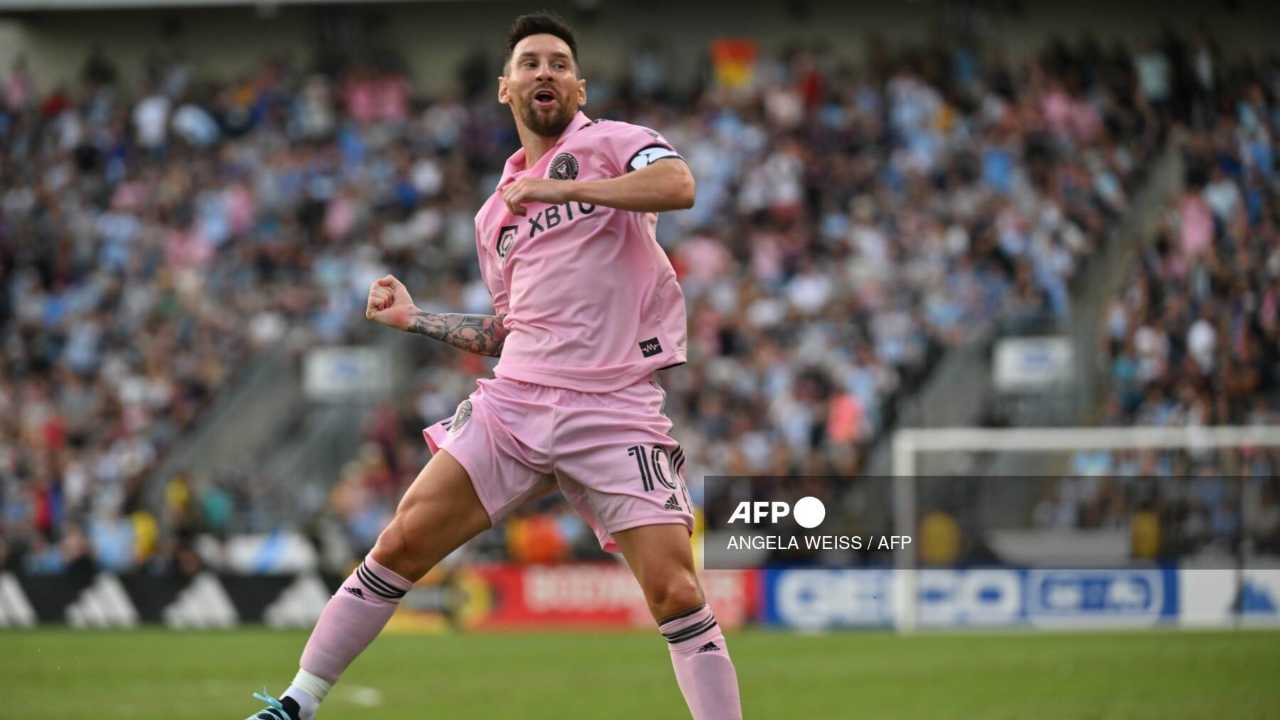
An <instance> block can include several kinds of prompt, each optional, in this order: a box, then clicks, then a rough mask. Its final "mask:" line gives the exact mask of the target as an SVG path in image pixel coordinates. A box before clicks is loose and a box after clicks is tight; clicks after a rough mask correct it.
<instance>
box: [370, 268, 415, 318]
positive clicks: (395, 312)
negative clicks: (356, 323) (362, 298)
mask: <svg viewBox="0 0 1280 720" xmlns="http://www.w3.org/2000/svg"><path fill="white" fill-rule="evenodd" d="M417 311H418V306H417V305H414V304H413V298H412V297H410V296H409V290H408V289H407V288H405V286H404V283H402V282H400V281H399V280H397V279H396V278H395V276H393V275H387V276H384V277H381V278H378V279H377V280H374V281H373V284H372V285H370V286H369V302H368V304H367V305H365V308H364V316H365V318H366V319H368V320H372V321H374V322H376V323H381V324H383V325H386V326H387V327H392V328H395V329H397V330H405V329H407V328H408V327H409V320H410V318H412V317H413V315H414V313H416V312H417Z"/></svg>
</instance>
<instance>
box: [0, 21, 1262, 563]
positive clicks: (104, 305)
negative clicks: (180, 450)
mask: <svg viewBox="0 0 1280 720" xmlns="http://www.w3.org/2000/svg"><path fill="white" fill-rule="evenodd" d="M870 47H871V50H870V53H869V56H868V58H867V61H866V63H865V64H864V65H863V66H861V67H858V68H854V67H852V66H850V65H847V64H845V63H843V62H841V61H839V60H838V59H837V58H836V57H835V56H834V55H833V54H832V53H830V52H828V51H825V50H822V49H820V48H819V49H807V48H802V49H793V50H789V51H786V52H784V53H780V54H777V55H774V54H766V55H761V56H760V57H759V58H758V59H757V60H756V61H755V62H754V65H753V67H752V69H751V72H750V73H748V74H746V75H745V76H743V75H742V74H741V73H728V72H725V71H724V70H725V68H723V67H722V66H720V65H718V64H717V62H716V61H715V60H714V59H711V58H709V59H708V61H707V63H706V65H705V67H704V68H703V71H702V72H700V73H699V74H698V77H697V79H696V81H695V82H694V83H693V84H692V85H691V86H677V85H674V84H672V83H671V80H670V79H671V78H673V77H676V76H677V74H676V73H674V72H673V68H671V67H670V66H669V63H670V60H669V58H667V56H666V55H665V54H664V53H663V52H662V51H661V49H657V47H656V46H651V45H647V44H646V45H641V46H638V47H637V49H635V50H634V51H633V52H632V53H631V55H630V56H629V64H628V66H627V72H626V73H624V75H623V76H622V77H619V78H595V77H592V78H591V88H592V95H591V97H592V103H591V106H590V108H589V110H590V112H591V114H592V115H594V116H598V117H616V118H624V119H627V120H630V121H633V122H638V123H641V124H645V125H648V126H651V127H654V128H656V129H659V130H660V131H662V132H663V133H664V134H665V135H666V136H667V138H668V139H670V140H671V141H672V142H673V143H674V144H675V145H676V147H677V148H678V149H679V150H680V151H681V152H682V153H683V155H684V156H685V157H686V159H687V160H688V161H689V163H690V164H691V165H692V166H693V168H694V172H695V175H696V176H697V178H698V199H697V204H696V206H695V207H694V208H693V209H692V210H690V211H687V212H683V213H677V214H672V215H669V216H664V217H663V219H662V221H661V224H660V228H659V240H660V242H662V243H663V245H664V246H665V247H666V248H667V249H668V251H669V253H670V255H671V257H672V261H673V263H674V264H675V266H676V268H677V271H678V272H679V274H680V277H681V282H682V285H683V287H684V290H685V294H686V297H687V300H688V309H689V336H690V337H689V355H690V362H689V364H688V366H687V367H685V368H681V369H678V370H674V371H670V372H668V373H667V374H666V376H665V378H664V383H665V384H666V386H667V389H668V393H669V402H668V412H669V414H670V415H671V417H672V419H673V420H674V421H675V423H676V426H677V428H678V429H679V430H678V434H679V437H680V438H681V441H682V442H683V443H685V445H686V448H687V454H688V455H689V457H690V458H691V460H692V461H693V462H691V463H690V465H691V467H693V468H695V470H694V472H695V473H700V472H702V471H707V472H711V471H714V472H719V473H747V472H756V473H760V472H773V473H842V474H844V473H852V472H855V471H856V470H857V469H858V468H859V465H860V462H861V458H862V454H863V453H864V451H865V449H866V448H867V447H868V446H869V444H870V443H871V442H873V441H874V439H875V438H876V437H877V436H878V435H879V434H880V433H881V432H882V431H883V430H884V429H885V428H886V427H888V426H891V424H892V422H893V416H894V406H895V399H896V398H898V397H900V396H902V395H903V394H905V393H910V392H912V391H913V390H914V389H915V388H916V387H917V386H918V384H919V383H920V382H921V380H922V379H923V378H924V377H925V376H926V375H927V373H928V370H929V368H930V366H931V364H932V362H933V361H934V360H935V359H936V358H937V357H938V355H939V353H940V352H941V351H942V350H943V349H945V348H946V347H947V346H948V345H950V344H953V343H958V342H964V341H966V340H967V339H970V338H973V337H975V336H976V335H978V334H980V333H983V332H986V331H988V330H990V329H991V328H993V327H996V326H998V325H1003V326H1007V327H1012V328H1015V329H1031V328H1036V327H1041V326H1044V325H1045V324H1046V323H1054V322H1057V321H1061V320H1064V319H1065V318H1066V316H1067V312H1068V303H1067V299H1068V295H1069V292H1070V285H1071V282H1072V280H1073V278H1074V277H1075V276H1076V275H1077V273H1078V269H1079V268H1080V266H1081V265H1082V263H1083V262H1085V260H1086V259H1087V257H1088V255H1089V254H1090V252H1091V250H1092V249H1094V248H1095V247H1096V245H1097V244H1098V243H1099V242H1101V241H1102V240H1103V239H1104V237H1105V231H1106V229H1107V227H1108V226H1109V225H1110V224H1111V223H1112V222H1113V221H1114V220H1115V219H1116V218H1117V217H1118V216H1119V215H1120V214H1121V213H1123V212H1124V210H1125V209H1126V206H1127V198H1128V196H1129V194H1130V192H1131V189H1132V184H1133V182H1134V180H1135V177H1136V174H1137V172H1138V171H1139V170H1140V169H1141V168H1142V167H1143V164H1144V162H1145V160H1146V158H1147V156H1148V154H1149V153H1150V152H1151V151H1152V149H1154V148H1155V147H1157V145H1158V143H1159V141H1160V139H1161V136H1162V128H1163V125H1162V122H1161V118H1162V113H1165V112H1167V110H1166V108H1165V107H1164V104H1165V102H1166V100H1167V98H1166V97H1164V96H1160V94H1159V92H1158V91H1159V87H1158V82H1154V81H1152V80H1151V76H1152V72H1150V71H1149V69H1148V68H1147V66H1146V65H1145V64H1144V58H1147V55H1136V56H1133V55H1130V54H1128V53H1127V52H1126V51H1124V50H1122V49H1118V48H1112V49H1105V50H1104V49H1102V48H1099V47H1097V46H1096V44H1093V43H1091V42H1088V41H1085V42H1082V43H1080V44H1078V45H1076V46H1068V45H1066V44H1062V43H1058V44H1054V45H1053V46H1051V47H1050V48H1048V49H1047V50H1046V51H1045V52H1044V53H1042V54H1041V55H1039V56H1037V57H1033V58H1028V59H1026V60H1025V61H1022V62H1017V63H1014V62H1011V61H1008V60H1006V59H1004V58H1002V57H1001V55H1000V53H999V51H998V50H995V49H992V50H989V51H983V52H979V51H978V50H976V49H974V48H972V47H968V46H966V45H964V44H957V45H954V46H935V47H930V48H927V49H923V50H909V51H903V52H890V51H889V50H888V49H887V48H886V47H885V46H884V45H883V44H881V43H877V42H872V43H871V45H870ZM1151 52H1155V53H1156V54H1157V56H1158V52H1159V51H1158V50H1157V51H1149V52H1148V53H1147V54H1148V55H1149V54H1150V53H1151ZM1157 64H1158V63H1157ZM474 74H475V73H469V75H474ZM1156 75H1158V73H1156ZM466 76H467V75H464V77H463V78H462V81H461V82H460V83H459V85H458V89H457V90H456V91H454V92H450V93H446V94H443V95H441V96H438V97H432V98H423V97H419V96H416V95H415V93H414V89H413V84H412V80H411V78H410V77H409V76H408V74H407V73H406V72H404V71H403V70H402V69H400V66H399V65H398V64H397V63H396V62H395V61H394V57H391V58H389V59H388V60H386V61H384V62H381V63H379V64H376V65H370V64H353V65H350V66H347V67H345V68H342V69H340V70H338V71H336V72H328V73H319V72H310V71H305V70H303V69H302V68H298V67H295V66H292V65H290V64H289V63H287V62H284V61H279V60H269V61H264V62H262V63H260V64H258V65H257V66H256V67H254V68H253V69H252V70H250V71H248V72H246V73H245V74H243V75H241V76H239V77H235V78H230V79H221V80H210V79H206V78H203V77H200V76H199V75H198V73H197V72H196V70H195V69H193V68H192V67H191V66H190V65H189V64H187V63H186V62H184V61H183V60H182V59H181V57H180V56H174V57H166V56H155V57H153V58H151V60H150V63H149V65H148V68H147V71H146V73H145V78H146V81H145V83H144V84H143V85H142V86H140V87H134V86H132V85H130V84H129V83H126V82H124V81H123V80H121V79H120V77H121V73H120V72H119V70H118V68H116V67H115V66H114V65H113V63H112V61H111V60H110V59H109V58H108V57H106V56H105V55H104V54H103V53H101V52H99V51H94V52H93V53H92V54H91V55H90V57H89V58H88V59H87V60H86V62H85V65H84V69H83V73H82V77H81V81H80V83H79V85H78V86H76V87H55V88H38V87H36V86H35V85H34V83H33V81H32V80H31V78H30V75H29V73H28V70H27V68H26V67H25V66H24V64H23V63H22V61H21V60H19V62H18V63H16V64H15V65H14V67H13V68H11V70H10V72H9V74H8V75H7V77H5V78H4V85H3V98H2V99H0V100H2V101H0V145H2V146H3V153H0V267H2V268H3V278H4V288H5V291H6V292H4V293H0V335H2V337H0V340H2V341H3V351H2V352H0V407H2V409H3V412H0V566H6V565H11V566H21V567H23V568H25V569H27V570H29V571H44V572H56V571H59V570H62V569H64V568H67V567H71V566H74V565H76V564H78V563H79V564H84V563H92V564H95V565H97V566H100V567H105V568H110V569H119V570H123V569H129V568H137V567H147V568H151V569H154V570H157V571H164V570H166V569H169V568H173V567H181V568H189V567H191V566H192V565H194V564H198V562H199V560H198V559H197V558H195V554H194V552H193V551H192V547H193V546H192V538H193V537H194V536H195V535H196V534H200V533H211V534H214V535H218V534H225V533H228V532H232V531H237V530H242V529H246V527H247V526H246V524H245V523H246V520H245V518H246V517H248V516H250V515H255V516H261V514H262V513H261V512H257V513H251V512H250V511H251V510H254V508H250V507H248V505H249V504H250V503H251V502H252V500H251V498H252V497H254V494H253V493H250V492H249V489H248V488H246V487H244V486H243V484H241V483H239V482H238V481H236V480H234V479H230V480H229V479H226V478H221V477H218V476H207V477H206V476H200V475H191V476H189V477H188V476H179V477H175V478H155V477H153V474H154V472H153V471H154V468H155V466H156V463H157V460H158V459H159V458H161V457H163V455H164V453H165V452H166V450H167V449H168V448H169V447H171V446H172V444H173V443H174V442H175V439H177V438H179V437H181V436H182V434H183V433H184V432H186V431H187V430H189V429H190V428H191V427H192V425H193V424H194V423H196V422H198V420H199V418H200V413H201V411H202V409H204V408H206V407H207V406H208V404H209V402H210V399H211V398H212V397H214V396H216V395H217V393H218V392H219V391H220V389H222V388H224V387H225V386H226V384H227V383H229V382H234V380H235V377H236V373H237V371H238V369H240V368H243V367H244V366H245V365H246V363H248V362H251V360H252V358H253V356H254V354H255V353H256V352H259V351H261V350H262V349H264V348H268V347H272V348H277V347H281V346H284V347H287V348H289V349H290V350H291V351H293V352H296V353H302V352H304V351H305V350H306V349H307V348H309V347H314V346H315V345H318V344H324V343H339V342H352V341H360V340H363V339H367V338H369V337H370V335H371V333H372V330H371V329H370V328H369V326H368V325H367V324H366V323H365V322H364V321H363V316H362V313H361V309H362V307H363V303H364V294H365V292H366V289H367V287H368V284H369V282H370V281H371V279H372V278H374V277H378V276H380V275H381V274H383V273H385V272H394V273H396V274H397V275H399V276H400V277H401V278H403V279H404V280H405V281H406V283H407V284H408V285H409V287H410V288H411V289H413V290H414V291H415V294H416V297H417V298H418V300H419V302H420V304H423V305H426V306H430V307H436V308H448V309H451V310H462V311H468V312H487V311H489V304H488V297H487V294H486V292H485V290H484V287H483V285H482V284H481V283H480V282H479V279H478V273H477V270H476V264H475V259H474V237H473V231H472V216H473V213H474V211H475V209H476V207H478V205H479V203H480V201H481V200H482V198H483V197H484V196H485V195H486V194H487V192H488V190H489V189H490V188H492V187H493V186H494V184H495V183H496V179H497V172H498V170H499V169H500V167H501V164H502V161H503V160H504V159H505V157H506V155H507V154H509V153H510V152H511V150H512V149H513V148H514V147H516V145H517V140H516V138H515V137H514V131H513V129H512V127H511V123H510V118H509V117H507V116H506V113H507V110H506V108H503V107H501V106H498V105H496V104H495V103H493V102H492V99H491V93H490V92H489V91H488V89H487V88H484V89H483V90H482V89H479V88H475V87H472V86H471V85H470V84H468V83H467V82H466ZM588 76H590V73H589V68H588ZM486 77H487V76H486ZM1157 80H1158V77H1157ZM1153 83H1154V84H1153ZM1264 124H1265V121H1264ZM1246 190H1247V187H1246ZM1249 202H1250V201H1249V199H1248V196H1247V193H1246V196H1244V197H1242V198H1241V200H1240V206H1241V207H1242V208H1246V209H1247V206H1248V205H1249ZM1258 267H1260V264H1259V265H1258ZM1223 337H1225V335H1224V336H1223ZM417 347H418V349H417V350H416V351H415V352H417V353H419V355H418V356H417V357H416V358H415V360H416V362H417V363H418V367H420V368H421V371H420V373H419V374H418V376H417V379H416V386H415V388H414V390H413V392H412V393H411V394H409V395H407V396H406V397H404V398H403V399H402V400H401V401H399V402H397V403H395V404H391V405H387V406H384V407H381V408H379V409H377V410H375V411H374V412H373V413H371V414H370V416H369V418H368V419H367V422H366V430H365V434H366V435H367V439H368V444H367V445H366V447H365V449H364V450H362V451H361V452H360V453H359V455H358V456H357V457H356V458H355V459H353V460H352V461H351V463H350V464H348V465H347V466H346V467H344V468H342V469H341V470H340V471H339V472H335V475H337V477H335V478H332V479H326V480H328V481H331V482H334V489H333V494H332V502H331V509H332V515H333V517H334V518H336V519H338V521H339V522H341V524H342V526H343V528H344V532H346V533H347V535H348V537H349V540H350V542H351V543H352V545H353V546H354V548H355V549H356V551H357V552H358V551H360V550H363V549H364V548H366V547H368V546H369V545H370V544H371V543H372V540H373V537H374V535H375V534H376V532H377V529H378V527H380V524H381V521H382V519H384V518H385V517H386V516H387V515H388V514H389V512H390V510H391V508H392V507H393V504H394V502H395V499H396V497H397V496H398V495H399V493H400V492H402V490H403V488H404V487H405V486H406V485H407V483H408V482H409V481H410V480H411V479H412V477H413V476H414V474H415V473H416V472H417V470H418V468H419V467H420V466H421V464H422V462H423V460H424V459H425V447H424V446H423V444H422V442H421V436H420V432H419V431H420V429H421V427H422V426H423V425H424V424H425V423H427V422H430V421H434V420H437V419H439V418H441V417H444V416H447V415H449V414H451V413H452V411H453V408H454V406H455V405H456V403H457V402H458V401H459V400H460V399H461V398H462V397H464V396H465V393H466V392H467V391H468V390H469V387H470V385H471V383H472V381H473V379H474V378H475V377H476V376H482V375H484V374H485V373H487V372H488V368H489V365H488V364H487V363H486V362H485V361H484V360H482V359H481V358H478V357H475V356H465V355H463V354H461V353H456V352H452V351H448V350H445V349H442V348H441V347H439V346H436V345H434V344H432V343H428V342H425V341H424V342H423V343H421V344H420V345H419V346H417ZM1224 347H1225V345H1224ZM268 480H271V481H277V482H285V481H289V480H292V479H287V478H277V479H268ZM258 481H261V480H258ZM150 482H161V483H164V484H165V486H164V491H163V492H162V493H159V494H158V495H159V496H161V497H163V501H162V502H161V503H160V504H159V505H152V504H150V503H149V502H148V498H149V497H152V496H155V495H156V494H155V493H151V494H149V493H147V492H145V490H146V489H147V487H148V483H150ZM697 488H698V485H697V483H694V484H693V489H694V490H695V492H696V491H697ZM257 510H261V509H260V508H259V509H257ZM268 510H269V511H270V512H274V513H276V517H277V518H278V520H279V521H280V522H282V523H285V524H293V525H302V524H306V523H307V522H309V520H308V519H304V518H293V517H288V515H287V509H284V508H271V509H268ZM590 544H591V542H590V534H589V533H586V532H584V528H583V527H582V525H581V522H580V521H578V520H577V518H576V517H574V516H572V515H569V514H567V513H565V512H564V511H563V510H559V509H550V510H548V509H547V508H545V507H541V506H540V507H536V508H533V509H531V510H530V511H529V512H528V513H526V514H525V515H523V516H522V517H519V518H516V520H515V521H514V522H513V523H511V524H510V525H509V526H508V527H507V528H505V529H504V530H503V531H502V532H501V533H500V534H497V535H496V536H495V539H494V541H493V546H492V551H493V552H498V553H507V554H509V555H511V556H514V557H517V558H520V559H528V560H554V559H556V558H558V557H563V556H564V555H565V554H566V553H569V552H571V551H572V548H573V547H574V546H575V545H579V546H589V545H590Z"/></svg>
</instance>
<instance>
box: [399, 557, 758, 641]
mask: <svg viewBox="0 0 1280 720" xmlns="http://www.w3.org/2000/svg"><path fill="white" fill-rule="evenodd" d="M702 586H703V589H704V590H705V591H706V594H707V600H708V602H710V603H711V607H712V608H713V609H714V610H715V613H716V618H717V620H718V621H719V622H720V624H721V625H723V626H724V627H726V628H734V627H739V626H741V625H742V624H743V623H745V622H747V621H750V620H753V619H755V617H756V616H757V613H758V611H759V608H760V601H759V597H760V590H761V584H760V578H759V574H758V572H757V571H755V570H711V571H706V572H704V573H703V574H702ZM442 591H443V593H442ZM418 593H422V594H424V595H425V594H427V593H430V594H431V596H432V597H448V598H451V599H452V600H451V601H450V602H448V604H449V605H450V606H451V607H450V608H449V609H448V610H447V611H446V612H448V614H449V615H450V616H451V617H452V619H453V624H455V625H457V626H461V627H463V628H468V629H477V630H514V629H548V628H550V629H555V628H563V629H583V628H600V627H615V628H626V627H637V628H651V627H652V626H653V619H652V618H651V617H650V616H649V611H648V608H647V607H646V606H645V602H644V596H643V594H642V593H641V592H640V586H639V585H637V584H636V581H635V578H634V577H632V575H631V571H630V570H628V569H627V568H626V567H625V566H622V565H617V564H613V563H573V564H566V565H508V564H493V565H474V566H470V567H467V568H465V569H459V570H458V571H456V572H454V573H452V574H451V576H450V577H449V578H447V579H443V583H441V584H437V585H435V586H434V587H422V586H420V587H418V588H415V589H414V590H413V591H411V592H410V593H409V596H407V597H406V598H405V601H404V603H402V606H401V607H402V611H401V612H400V613H398V615H397V620H398V622H393V625H395V626H398V627H401V628H405V629H408V628H410V627H414V626H416V627H426V625H424V624H423V623H424V622H425V621H426V620H427V619H428V618H427V617H426V616H427V615H432V616H434V617H435V618H437V619H440V618H441V615H440V613H439V612H438V611H439V610H443V609H444V608H442V607H440V604H438V603H436V602H431V603H417V602H415V601H414V597H413V596H414V595H415V594H418ZM431 605H434V606H435V607H429V606H431Z"/></svg>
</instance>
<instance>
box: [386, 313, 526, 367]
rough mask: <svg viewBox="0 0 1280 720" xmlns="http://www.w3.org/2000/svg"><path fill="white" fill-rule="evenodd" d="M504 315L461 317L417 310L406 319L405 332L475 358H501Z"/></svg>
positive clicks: (460, 315) (505, 337)
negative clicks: (426, 338)
mask: <svg viewBox="0 0 1280 720" xmlns="http://www.w3.org/2000/svg"><path fill="white" fill-rule="evenodd" d="M505 317H506V315H462V314H459V313H429V312H425V311H423V310H418V311H417V312H415V313H414V314H413V316H412V317H411V318H410V319H409V328H408V330H409V332H412V333H417V334H419V335H426V336H427V337H429V338H435V339H436V340H440V341H442V342H446V343H448V344H450V345H452V346H454V347H456V348H458V349H460V350H466V351H467V352H473V353H476V354H478V355H492V356H494V357H497V356H499V355H501V354H502V343H503V342H504V341H505V340H506V339H507V328H506V327H505V326H504V325H503V324H502V321H503V319H504V318H505Z"/></svg>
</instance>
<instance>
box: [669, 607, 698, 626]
mask: <svg viewBox="0 0 1280 720" xmlns="http://www.w3.org/2000/svg"><path fill="white" fill-rule="evenodd" d="M704 607H706V605H699V606H698V607H696V608H693V609H692V610H685V611H684V612H682V613H676V614H675V615H672V616H671V617H669V618H665V619H664V620H663V621H662V622H660V623H658V624H659V625H666V624H667V623H672V622H675V621H677V620H683V619H685V618H687V617H689V616H690V615H693V614H694V613H696V612H699V611H701V610H702V608H704Z"/></svg>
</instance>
